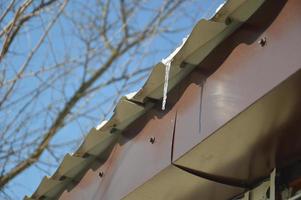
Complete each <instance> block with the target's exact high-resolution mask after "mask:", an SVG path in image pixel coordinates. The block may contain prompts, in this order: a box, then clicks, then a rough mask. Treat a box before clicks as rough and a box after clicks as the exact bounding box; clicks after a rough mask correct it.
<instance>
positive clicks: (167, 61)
mask: <svg viewBox="0 0 301 200" xmlns="http://www.w3.org/2000/svg"><path fill="white" fill-rule="evenodd" d="M187 38H188V36H187V37H185V38H183V39H182V44H181V45H180V46H179V47H178V48H176V49H175V50H174V51H173V52H172V53H171V54H170V55H169V56H168V57H167V58H164V59H162V61H161V62H162V63H163V64H164V65H165V79H164V88H163V101H162V110H165V104H166V99H167V91H168V81H169V71H170V66H171V62H172V61H173V57H174V56H175V55H176V54H177V53H178V52H179V51H180V49H181V48H182V47H183V45H184V44H185V42H186V40H187Z"/></svg>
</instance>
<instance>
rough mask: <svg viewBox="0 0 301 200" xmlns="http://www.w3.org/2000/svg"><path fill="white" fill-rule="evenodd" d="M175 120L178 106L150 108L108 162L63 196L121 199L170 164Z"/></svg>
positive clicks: (129, 129) (118, 145)
mask: <svg viewBox="0 0 301 200" xmlns="http://www.w3.org/2000/svg"><path fill="white" fill-rule="evenodd" d="M174 122H175V110H170V111H168V113H167V114H165V115H163V113H162V112H161V111H160V108H159V107H158V108H155V109H152V110H150V111H149V112H148V113H147V114H146V115H145V116H143V117H142V118H140V119H138V120H137V121H136V122H135V123H134V125H133V126H130V127H129V128H127V130H126V131H124V133H123V134H122V137H121V138H120V140H119V143H118V144H117V145H116V146H115V149H114V150H113V152H112V155H111V157H110V158H109V159H108V160H107V161H106V162H105V164H104V165H102V166H101V167H100V168H99V169H97V170H96V171H95V172H93V171H92V170H90V171H89V172H88V173H87V174H86V175H85V176H84V177H83V179H82V180H81V182H80V184H79V185H77V186H76V187H75V188H74V189H73V190H71V191H70V192H65V193H63V195H62V196H61V199H74V200H77V199H78V200H80V199H91V200H92V199H95V200H96V199H109V200H111V199H121V198H122V197H123V196H125V195H126V194H128V193H129V192H131V191H132V190H134V189H135V188H137V187H138V186H140V185H141V184H143V183H144V182H145V181H146V180H148V179H150V178H151V177H152V176H154V175H155V174H157V173H158V172H160V171H161V170H162V169H164V168H166V167H167V166H168V165H169V164H170V160H171V146H172V137H173V129H174ZM99 172H103V176H102V177H99Z"/></svg>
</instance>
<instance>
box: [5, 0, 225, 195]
mask: <svg viewBox="0 0 301 200" xmlns="http://www.w3.org/2000/svg"><path fill="white" fill-rule="evenodd" d="M86 2H87V3H89V1H86ZM160 2H161V1H159V0H156V1H152V4H154V6H156V4H160ZM187 2H188V1H187ZM223 2H224V1H223V0H192V1H189V3H186V4H184V5H185V7H183V9H185V10H186V12H187V13H188V14H189V13H190V14H191V16H189V15H186V16H181V15H180V14H179V16H178V19H177V21H176V23H171V24H169V26H171V27H174V28H177V27H185V29H183V30H182V31H179V32H177V33H175V34H169V35H165V36H164V35H163V36H156V37H154V38H153V39H151V40H150V41H148V42H147V43H146V44H145V45H144V46H143V48H146V49H161V50H160V51H158V52H157V53H155V54H153V55H152V56H151V57H148V58H145V59H143V62H141V63H143V64H145V65H149V66H151V65H154V64H155V63H157V62H159V61H161V59H162V58H164V57H166V56H168V55H169V54H170V53H171V52H172V50H173V49H175V48H176V47H177V46H178V45H179V44H181V42H182V38H184V37H186V36H187V35H188V34H189V33H190V31H191V29H192V28H193V25H192V24H193V23H196V21H197V19H201V18H209V17H211V16H212V14H213V13H214V12H215V10H216V8H217V7H218V6H219V5H220V4H221V3H223ZM68 9H81V8H80V7H78V5H77V7H76V8H75V7H73V5H72V3H71V4H70V5H69V7H68ZM175 15H177V13H175ZM148 17H149V16H148V15H147V14H146V13H144V14H143V13H141V16H140V17H139V18H137V19H136V20H135V21H133V22H132V23H136V24H141V25H143V23H144V22H145V21H147V18H148ZM192 21H193V23H191V22H192ZM33 25H35V24H33ZM36 25H37V26H38V24H36ZM62 26H63V27H64V30H65V31H67V33H68V34H66V35H67V37H65V38H60V37H58V36H59V35H60V31H61V30H62V29H61V28H60V27H62ZM72 33H73V31H72V27H71V24H70V22H68V21H66V20H61V21H60V22H59V23H58V25H57V26H56V27H54V28H53V30H52V32H51V33H50V34H51V38H57V39H56V40H52V42H53V48H54V49H55V52H56V53H55V55H52V59H53V60H55V59H57V60H59V59H60V56H63V53H64V48H66V46H69V45H70V46H71V45H73V47H74V46H75V47H76V45H74V42H75V41H74V40H73V38H72ZM31 34H32V35H31V38H38V37H35V34H36V35H39V34H40V33H39V32H32V33H31ZM114 34H115V37H118V34H120V33H118V32H117V33H114ZM56 35H57V36H56ZM24 37H25V36H24ZM19 39H20V40H22V38H19ZM27 42H28V44H25V45H23V46H22V48H21V50H23V51H26V48H27V47H30V46H31V44H32V43H34V42H35V41H34V39H31V40H27ZM45 48H46V47H45ZM82 48H83V47H82V46H81V45H80V44H79V45H78V46H77V48H72V49H70V50H69V51H71V52H72V53H73V54H74V55H77V54H80V51H81V49H82ZM45 51H46V50H44V49H43V47H42V48H41V50H40V51H39V56H37V57H36V58H35V59H34V60H33V63H43V59H44V60H45V62H50V61H48V60H47V59H45V58H46V57H49V56H51V55H45ZM100 56H101V55H100ZM127 56H128V55H126V56H124V57H123V58H122V59H121V60H120V63H122V62H124V61H125V60H126V59H127ZM137 56H139V55H137ZM20 60H21V59H20ZM20 60H19V59H15V60H14V65H19V64H21V62H19V61H20ZM50 60H51V59H50ZM138 60H139V59H138ZM141 60H142V58H141ZM141 63H140V62H139V63H138V62H134V63H133V64H132V65H135V64H136V65H137V64H141ZM45 64H46V63H45ZM36 67H39V66H38V65H36ZM129 68H131V67H129ZM129 70H131V69H129ZM74 76H76V74H74ZM107 76H108V77H109V76H110V74H108V75H107ZM144 81H145V78H144V80H140V81H138V82H137V83H136V84H134V85H132V86H131V88H128V89H127V90H126V91H124V93H129V92H132V91H136V90H138V89H139V88H140V87H141V86H142V85H143V83H144ZM34 84H36V83H35V82H33V81H28V82H24V83H23V86H22V87H24V90H25V91H26V90H27V89H30V87H32V86H34ZM28 85H30V86H28ZM111 91H112V88H110V87H108V88H106V89H105V90H104V91H102V94H106V95H107V96H110V95H114V94H112V93H111ZM68 92H69V93H70V94H69V95H71V94H72V88H70V91H68V90H67V91H66V93H67V95H68ZM124 93H122V94H124ZM102 98H103V99H104V98H105V97H104V96H102ZM42 100H43V99H42ZM44 100H45V101H46V99H44ZM97 100H99V99H95V100H94V101H97ZM42 103H43V102H42ZM92 103H93V101H92ZM111 103H112V102H110V101H107V102H106V103H104V104H103V107H102V108H99V110H98V109H95V110H94V111H93V114H94V115H95V116H100V117H99V121H97V120H94V121H93V120H92V121H91V120H90V121H89V120H86V121H85V120H82V121H80V125H79V124H78V122H72V123H70V124H68V125H67V126H66V127H65V128H63V129H62V130H61V131H60V133H59V134H58V135H57V136H56V137H55V138H53V141H52V143H56V142H59V143H61V142H62V141H63V142H64V141H69V140H73V139H77V138H82V137H84V134H83V133H86V132H88V131H89V130H90V128H92V127H93V126H97V124H99V123H100V121H101V120H102V117H103V116H101V112H100V109H108V107H111ZM107 117H108V116H107ZM36 123H40V122H39V119H38V120H37V121H36ZM79 126H80V128H81V129H83V130H81V131H78V129H79ZM76 146H77V145H73V147H66V148H62V149H61V150H60V151H61V152H60V154H59V155H60V159H62V158H63V155H65V154H66V153H70V152H71V151H73V150H74V148H75V147H76ZM42 160H43V161H48V162H50V163H51V162H54V161H53V159H52V158H51V157H50V156H49V154H47V153H44V154H43V156H42ZM43 169H44V170H43V171H42V170H40V169H38V166H36V165H34V166H32V167H30V168H29V169H27V170H26V171H24V172H23V173H22V174H21V175H19V176H17V177H16V178H15V179H14V180H13V181H12V182H11V183H10V185H11V186H12V187H7V189H5V192H6V193H7V194H9V195H10V196H12V197H13V198H14V199H22V198H23V197H24V196H25V195H30V194H32V193H33V192H34V190H35V189H36V188H37V186H38V184H39V183H40V181H41V180H42V178H43V176H45V175H48V176H49V175H51V174H52V173H53V172H54V171H55V169H56V165H53V166H49V167H46V168H43ZM0 198H1V196H0Z"/></svg>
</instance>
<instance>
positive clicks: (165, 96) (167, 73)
mask: <svg viewBox="0 0 301 200" xmlns="http://www.w3.org/2000/svg"><path fill="white" fill-rule="evenodd" d="M171 61H172V60H169V61H168V62H166V63H165V79H164V89H163V101H162V110H165V105H166V100H167V91H168V79H169V71H170V64H171Z"/></svg>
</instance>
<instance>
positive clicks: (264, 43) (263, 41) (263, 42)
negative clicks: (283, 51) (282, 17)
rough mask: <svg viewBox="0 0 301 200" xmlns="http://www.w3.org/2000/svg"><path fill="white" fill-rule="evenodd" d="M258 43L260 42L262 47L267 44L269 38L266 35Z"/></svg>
mask: <svg viewBox="0 0 301 200" xmlns="http://www.w3.org/2000/svg"><path fill="white" fill-rule="evenodd" d="M258 44H259V45H260V46H261V47H263V46H265V45H266V44H267V39H266V37H263V38H261V39H260V40H259V41H258Z"/></svg>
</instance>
